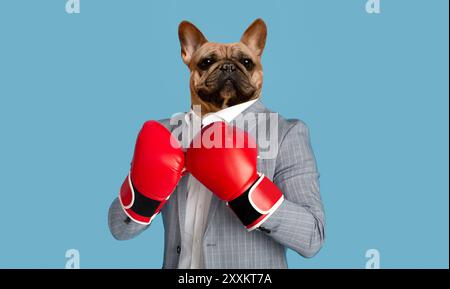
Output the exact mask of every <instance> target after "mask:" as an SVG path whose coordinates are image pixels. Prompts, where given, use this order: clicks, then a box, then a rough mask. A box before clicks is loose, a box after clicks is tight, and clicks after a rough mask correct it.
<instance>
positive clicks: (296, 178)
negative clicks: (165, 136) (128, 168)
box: [109, 101, 325, 268]
mask: <svg viewBox="0 0 450 289" xmlns="http://www.w3.org/2000/svg"><path fill="white" fill-rule="evenodd" d="M269 112H270V111H269V110H268V109H266V108H265V107H264V106H263V105H262V103H261V101H257V102H256V103H255V104H253V105H252V106H251V107H250V108H248V109H247V110H246V111H244V112H243V114H244V115H245V114H246V113H269ZM261 121H268V118H267V120H264V119H258V120H257V121H255V122H254V123H250V124H248V125H247V126H246V127H245V129H246V130H247V131H248V132H249V133H250V134H253V135H255V134H256V128H257V127H258V126H260V127H262V123H261ZM161 123H163V124H164V125H165V126H166V127H167V128H168V129H169V130H172V129H173V127H171V126H170V125H169V121H168V120H162V121H161ZM265 127H266V129H267V134H266V135H269V127H270V126H269V125H268V124H266V125H265ZM278 147H279V148H278V154H277V155H276V157H275V158H273V159H258V171H260V172H262V173H264V174H265V175H266V176H267V177H268V178H269V179H271V180H272V181H273V182H274V183H275V184H276V185H277V186H278V188H280V190H281V191H282V192H283V194H284V195H285V201H284V202H283V203H282V205H281V206H280V207H279V208H278V209H277V210H276V211H275V212H274V213H273V214H272V216H270V217H269V218H268V220H267V221H266V222H265V223H264V224H263V225H262V227H264V228H265V229H266V230H264V231H260V230H254V231H251V232H247V230H246V229H245V227H244V226H243V225H242V224H241V223H240V222H239V220H238V219H237V218H236V216H234V214H233V212H232V211H231V210H230V209H229V208H228V207H227V206H226V205H225V203H224V202H222V201H220V200H219V199H218V198H217V197H215V196H213V198H212V201H211V205H210V210H209V214H208V224H207V226H206V230H205V234H204V236H203V238H204V239H203V252H204V254H203V255H204V259H205V260H204V264H205V267H206V268H287V263H286V248H290V249H293V250H294V251H296V252H298V253H299V254H300V255H302V256H304V257H312V256H313V255H315V253H316V252H317V251H318V250H319V249H320V247H321V246H322V244H323V241H324V237H325V236H324V213H323V207H322V202H321V199H320V193H319V181H318V179H319V174H318V172H317V167H316V161H315V158H314V154H313V152H312V149H311V145H310V142H309V132H308V128H307V127H306V125H305V124H304V123H303V122H301V121H299V120H286V119H284V118H282V117H281V116H278ZM186 188H187V177H186V176H185V177H183V178H182V179H181V180H180V182H179V184H178V186H177V188H176V189H175V191H174V193H173V194H172V196H171V198H170V199H169V201H168V202H167V203H166V205H165V206H164V208H163V209H162V211H161V213H162V217H163V223H164V229H165V234H164V235H165V245H164V261H163V268H177V266H178V261H179V256H180V255H179V253H180V249H181V236H182V235H183V234H182V232H183V231H182V230H183V229H184V226H183V224H184V217H185V213H186ZM125 219H126V216H125V213H123V211H122V209H121V208H120V204H119V203H118V201H117V199H116V200H115V201H114V202H113V203H112V205H111V207H110V211H109V228H110V230H111V233H112V234H113V236H114V237H115V238H117V239H120V240H127V239H130V238H133V237H135V236H137V235H138V234H140V233H141V232H142V231H144V230H145V229H146V228H147V227H148V226H143V225H139V224H136V223H133V222H129V223H125V222H124V220H125Z"/></svg>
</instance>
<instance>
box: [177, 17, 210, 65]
mask: <svg viewBox="0 0 450 289" xmlns="http://www.w3.org/2000/svg"><path fill="white" fill-rule="evenodd" d="M178 37H179V39H180V44H181V58H182V59H183V61H184V63H186V65H188V66H189V63H190V62H191V59H192V55H193V54H194V53H195V51H196V50H197V49H199V48H200V47H201V46H202V45H203V44H205V43H206V42H208V40H207V39H206V37H205V36H204V35H203V34H202V32H201V31H200V30H199V29H198V28H197V27H195V25H194V24H192V23H191V22H188V21H182V22H181V23H180V25H179V26H178Z"/></svg>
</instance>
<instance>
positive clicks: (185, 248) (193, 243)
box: [178, 99, 257, 269]
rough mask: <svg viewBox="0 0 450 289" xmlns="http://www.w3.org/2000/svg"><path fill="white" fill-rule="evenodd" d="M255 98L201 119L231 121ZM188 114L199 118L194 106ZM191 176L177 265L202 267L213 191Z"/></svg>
mask: <svg viewBox="0 0 450 289" xmlns="http://www.w3.org/2000/svg"><path fill="white" fill-rule="evenodd" d="M256 101H257V99H255V100H250V101H247V102H244V103H241V104H238V105H234V106H231V107H228V108H225V109H223V110H221V111H218V112H215V113H209V114H206V115H205V116H204V117H203V118H202V119H201V124H202V126H206V125H208V124H210V123H212V122H215V121H226V122H231V121H232V120H233V119H234V118H236V117H237V116H238V115H239V114H241V113H242V112H243V111H244V110H246V109H247V108H248V107H250V106H251V105H252V104H253V103H255V102H256ZM185 118H186V122H187V124H188V125H191V124H192V121H193V118H197V120H198V119H199V116H198V115H196V114H195V113H194V111H193V110H191V111H190V112H188V113H187V114H186V117H185ZM189 142H190V140H189ZM188 178H189V179H188V183H187V184H188V185H187V190H188V191H187V200H186V218H185V224H184V232H183V234H182V236H181V252H180V261H179V263H178V268H180V269H202V268H204V263H203V236H204V233H205V228H206V222H207V219H208V213H209V206H210V203H211V197H212V193H211V192H210V191H209V190H208V189H207V188H205V186H203V185H202V184H201V183H200V182H199V181H197V179H196V178H194V177H193V176H192V175H189V176H188Z"/></svg>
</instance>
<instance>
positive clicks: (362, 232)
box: [0, 0, 449, 268]
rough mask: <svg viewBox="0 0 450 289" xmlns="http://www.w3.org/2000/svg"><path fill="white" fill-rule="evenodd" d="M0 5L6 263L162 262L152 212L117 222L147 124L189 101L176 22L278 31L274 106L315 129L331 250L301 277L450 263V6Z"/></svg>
mask: <svg viewBox="0 0 450 289" xmlns="http://www.w3.org/2000/svg"><path fill="white" fill-rule="evenodd" d="M65 2H66V1H65V0H60V1H44V0H42V1H32V0H28V1H25V0H21V1H18V0H2V1H1V2H0V133H1V134H0V140H1V142H0V180H1V186H0V193H1V204H2V208H1V210H0V228H1V233H0V236H1V237H0V267H1V268H6V267H17V268H29V267H32V268H36V267H44V268H63V267H64V266H65V262H66V258H65V252H66V250H68V249H70V248H75V249H77V250H79V251H80V255H81V267H82V268H99V267H106V268H116V267H122V268H149V267H150V268H159V267H160V266H161V264H162V248H163V227H162V222H161V218H160V217H158V218H157V219H156V221H155V222H154V224H153V225H152V228H151V229H149V230H147V231H146V232H145V233H144V234H142V235H140V236H139V237H138V238H136V239H134V240H131V241H127V242H119V241H116V240H114V239H113V238H112V236H111V235H110V233H109V231H108V228H107V211H108V207H109V205H110V202H111V200H112V199H113V198H114V197H115V196H116V195H117V192H118V189H119V187H120V185H121V182H122V180H123V178H124V176H125V175H126V173H127V170H128V168H129V162H130V159H131V156H132V149H133V146H134V141H135V137H136V134H137V132H138V130H139V128H140V126H141V124H142V123H143V122H144V121H145V120H148V119H159V118H165V117H169V116H171V115H172V114H173V113H175V112H179V111H186V110H187V109H188V107H189V93H188V91H189V90H188V76H189V75H188V70H187V68H186V67H185V66H184V64H183V63H182V61H181V58H180V48H179V43H178V38H177V25H178V23H179V22H180V21H181V20H183V19H188V20H191V21H192V22H193V23H195V24H196V25H197V26H198V27H199V28H200V29H201V30H202V31H203V32H204V33H205V35H206V36H207V37H208V38H209V39H210V40H214V41H220V42H232V41H237V40H238V39H239V37H240V35H241V34H242V32H243V31H244V30H245V28H246V27H247V25H249V24H250V23H251V22H252V21H253V20H254V19H255V18H257V17H262V18H263V19H264V20H265V21H266V23H267V25H268V28H269V34H268V40H267V46H266V50H265V53H264V56H263V65H264V76H265V79H264V81H265V83H264V90H263V100H264V103H265V104H266V105H267V106H268V107H270V108H271V109H273V110H276V111H278V112H279V113H281V114H282V115H284V116H286V117H292V118H300V119H302V120H304V121H305V122H306V123H307V124H308V125H309V127H310V130H311V138H312V145H313V148H314V151H315V154H316V157H317V161H318V165H319V170H320V173H321V192H322V197H323V201H324V205H325V209H326V217H327V230H326V243H325V246H324V247H323V249H322V250H321V251H320V253H319V254H318V255H317V256H316V257H314V258H312V259H308V260H307V259H303V258H302V257H300V256H299V255H297V254H296V253H294V252H291V251H290V252H289V253H288V260H289V265H290V267H291V268H349V267H350V268H364V266H365V263H366V261H367V258H366V257H365V252H366V250H368V249H371V248H375V249H377V250H379V252H380V254H381V267H382V268H402V267H405V268H432V267H439V268H443V267H448V264H449V263H448V256H449V252H448V248H449V234H448V233H449V231H448V229H449V224H448V218H449V214H448V204H449V203H448V196H449V187H448V184H449V182H448V180H449V179H448V173H449V172H448V168H449V166H448V157H449V156H448V149H449V144H448V140H449V135H448V117H449V114H448V100H449V98H448V96H449V91H448V77H449V75H448V60H449V59H448V1H447V0H434V1H425V0H422V1H417V0H416V1H413V0H402V1H400V0H395V1H388V0H382V1H381V9H382V13H381V14H379V15H375V14H368V13H366V11H365V3H366V0H358V1H357V0H352V1H334V0H328V1H326V0H323V1H317V0H315V1H313V0H310V1H260V0H259V1H230V0H228V1H226V3H225V1H189V3H188V1H174V0H171V1H144V0H140V1H138V0H136V1H125V0H122V1H107V0H96V1H86V0H81V13H80V14H73V15H69V14H67V13H66V12H65Z"/></svg>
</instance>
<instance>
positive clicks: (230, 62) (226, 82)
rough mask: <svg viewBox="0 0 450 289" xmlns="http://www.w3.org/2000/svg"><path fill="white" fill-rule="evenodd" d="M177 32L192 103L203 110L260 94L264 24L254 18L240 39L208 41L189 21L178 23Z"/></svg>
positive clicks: (241, 101) (210, 110)
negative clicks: (225, 42)
mask: <svg viewBox="0 0 450 289" xmlns="http://www.w3.org/2000/svg"><path fill="white" fill-rule="evenodd" d="M178 35H179V38H180V44H181V57H182V59H183V61H184V63H185V64H186V65H187V66H188V67H189V69H190V72H191V76H190V91H191V104H192V105H200V106H201V108H202V113H209V112H215V111H218V110H221V109H224V108H226V107H230V106H233V105H236V104H239V103H243V102H246V101H249V100H252V99H256V98H258V97H259V95H260V93H261V88H262V83H263V71H262V66H261V56H262V52H263V50H264V46H265V42H266V35H267V28H266V24H265V23H264V21H262V20H261V19H257V20H255V21H254V22H253V23H252V24H251V25H250V26H249V27H248V28H247V30H246V31H245V32H244V34H243V35H242V37H241V40H240V42H235V43H227V44H223V43H216V42H209V41H208V40H207V39H206V37H205V36H204V35H203V34H202V32H200V30H199V29H198V28H197V27H195V26H194V25H193V24H192V23H190V22H187V21H183V22H181V23H180V26H179V29H178Z"/></svg>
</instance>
